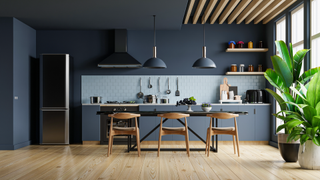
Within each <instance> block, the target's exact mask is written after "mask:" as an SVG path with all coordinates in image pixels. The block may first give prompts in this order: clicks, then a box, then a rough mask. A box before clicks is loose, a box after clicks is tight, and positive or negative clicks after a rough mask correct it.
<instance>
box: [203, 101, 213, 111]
mask: <svg viewBox="0 0 320 180" xmlns="http://www.w3.org/2000/svg"><path fill="white" fill-rule="evenodd" d="M201 108H202V110H203V111H204V112H209V111H210V110H211V109H212V106H211V104H210V103H202V105H201Z"/></svg>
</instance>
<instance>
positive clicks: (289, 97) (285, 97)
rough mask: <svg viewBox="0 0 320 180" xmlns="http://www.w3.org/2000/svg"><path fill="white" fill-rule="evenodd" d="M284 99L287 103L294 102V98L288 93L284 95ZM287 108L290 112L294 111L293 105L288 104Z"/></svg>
mask: <svg viewBox="0 0 320 180" xmlns="http://www.w3.org/2000/svg"><path fill="white" fill-rule="evenodd" d="M282 97H283V100H284V101H286V102H294V99H293V97H292V96H291V94H290V93H288V92H285V93H282ZM287 106H288V109H289V110H290V111H294V106H293V105H291V104H287Z"/></svg>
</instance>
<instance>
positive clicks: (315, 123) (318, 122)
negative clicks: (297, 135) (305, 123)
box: [312, 116, 320, 127]
mask: <svg viewBox="0 0 320 180" xmlns="http://www.w3.org/2000/svg"><path fill="white" fill-rule="evenodd" d="M312 127H320V116H314V117H313V118H312Z"/></svg>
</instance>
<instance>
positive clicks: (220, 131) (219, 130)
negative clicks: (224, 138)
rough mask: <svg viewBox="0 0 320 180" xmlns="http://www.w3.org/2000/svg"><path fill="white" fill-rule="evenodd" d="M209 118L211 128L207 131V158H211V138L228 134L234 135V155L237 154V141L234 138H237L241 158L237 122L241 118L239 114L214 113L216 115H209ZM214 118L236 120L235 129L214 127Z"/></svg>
mask: <svg viewBox="0 0 320 180" xmlns="http://www.w3.org/2000/svg"><path fill="white" fill-rule="evenodd" d="M207 117H210V126H209V128H208V129H207V140H206V152H205V153H207V152H208V154H207V156H208V157H209V152H210V142H211V141H210V139H211V136H213V135H218V134H226V135H232V138H233V149H234V154H236V147H235V140H234V138H236V142H237V150H238V156H239V157H240V151H239V136H238V127H237V120H236V117H239V114H231V113H214V114H207ZM212 118H217V119H231V118H234V127H212V121H213V119H212Z"/></svg>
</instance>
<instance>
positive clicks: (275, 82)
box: [264, 69, 289, 93]
mask: <svg viewBox="0 0 320 180" xmlns="http://www.w3.org/2000/svg"><path fill="white" fill-rule="evenodd" d="M264 77H265V78H266V79H267V80H268V81H269V83H270V84H271V85H272V86H274V87H275V88H277V89H278V90H279V91H281V93H283V92H289V89H288V88H287V87H286V86H285V84H284V82H283V80H282V79H281V77H280V76H279V75H278V74H277V73H276V72H275V71H274V70H272V69H267V70H266V72H265V73H264Z"/></svg>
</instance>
